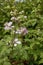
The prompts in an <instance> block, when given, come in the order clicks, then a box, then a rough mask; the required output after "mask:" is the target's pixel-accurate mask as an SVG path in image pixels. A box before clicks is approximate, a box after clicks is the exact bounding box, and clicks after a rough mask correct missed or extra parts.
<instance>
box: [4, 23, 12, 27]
mask: <svg viewBox="0 0 43 65" xmlns="http://www.w3.org/2000/svg"><path fill="white" fill-rule="evenodd" d="M11 25H12V22H6V23H5V24H4V26H11Z"/></svg>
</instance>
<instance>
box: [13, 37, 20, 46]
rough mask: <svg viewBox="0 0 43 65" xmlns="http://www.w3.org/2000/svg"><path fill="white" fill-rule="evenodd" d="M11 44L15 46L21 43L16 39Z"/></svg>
mask: <svg viewBox="0 0 43 65" xmlns="http://www.w3.org/2000/svg"><path fill="white" fill-rule="evenodd" d="M13 43H14V46H17V45H18V44H21V41H20V40H19V39H18V38H15V39H14V41H13Z"/></svg>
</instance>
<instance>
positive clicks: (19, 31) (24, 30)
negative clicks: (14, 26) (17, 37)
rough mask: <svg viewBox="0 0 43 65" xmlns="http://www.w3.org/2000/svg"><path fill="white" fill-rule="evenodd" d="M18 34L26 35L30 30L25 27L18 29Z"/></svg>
mask: <svg viewBox="0 0 43 65" xmlns="http://www.w3.org/2000/svg"><path fill="white" fill-rule="evenodd" d="M15 33H16V34H23V35H26V34H27V33H28V30H27V29H26V28H25V27H24V28H23V27H21V28H20V29H18V30H17V31H16V32H15Z"/></svg>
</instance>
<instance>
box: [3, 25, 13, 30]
mask: <svg viewBox="0 0 43 65" xmlns="http://www.w3.org/2000/svg"><path fill="white" fill-rule="evenodd" d="M11 29H12V28H11V27H8V26H5V27H4V30H11Z"/></svg>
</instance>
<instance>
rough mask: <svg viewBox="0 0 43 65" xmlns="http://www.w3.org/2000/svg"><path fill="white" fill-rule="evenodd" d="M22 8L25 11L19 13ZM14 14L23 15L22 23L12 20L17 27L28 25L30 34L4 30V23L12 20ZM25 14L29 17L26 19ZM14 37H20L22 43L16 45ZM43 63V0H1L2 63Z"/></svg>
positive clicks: (0, 55) (20, 64)
mask: <svg viewBox="0 0 43 65" xmlns="http://www.w3.org/2000/svg"><path fill="white" fill-rule="evenodd" d="M15 10H17V11H16V12H15ZM22 10H23V11H24V13H23V14H19V12H20V11H22ZM11 11H13V13H12V15H11V13H10V12H11ZM12 16H15V17H21V18H20V19H19V22H20V23H18V21H17V22H16V23H15V21H12V22H13V25H14V26H15V28H18V27H20V26H22V27H26V28H27V29H28V34H26V35H25V36H22V37H21V36H19V35H15V34H13V32H12V30H9V31H6V30H4V23H5V22H9V21H11V17H12ZM24 16H27V19H24V18H23V17H24ZM14 37H18V38H20V39H21V40H22V44H21V45H17V46H16V47H14V46H13V42H12V41H13V39H14ZM9 41H10V42H9ZM7 43H8V44H9V45H7ZM41 64H43V0H26V1H25V2H15V1H14V0H0V65H41Z"/></svg>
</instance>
